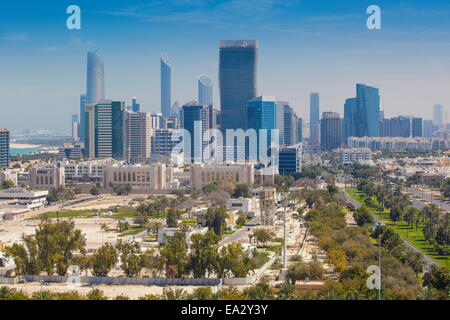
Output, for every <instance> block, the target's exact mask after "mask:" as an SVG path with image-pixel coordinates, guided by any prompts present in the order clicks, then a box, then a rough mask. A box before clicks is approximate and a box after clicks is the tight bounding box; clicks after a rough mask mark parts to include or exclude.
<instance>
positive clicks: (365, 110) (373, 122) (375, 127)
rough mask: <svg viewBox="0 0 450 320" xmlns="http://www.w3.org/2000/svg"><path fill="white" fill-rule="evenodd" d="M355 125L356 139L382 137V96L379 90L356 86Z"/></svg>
mask: <svg viewBox="0 0 450 320" xmlns="http://www.w3.org/2000/svg"><path fill="white" fill-rule="evenodd" d="M354 124H355V136H356V137H378V136H379V135H380V95H379V90H378V89H377V88H374V87H369V86H366V85H364V84H356V111H355V122H354Z"/></svg>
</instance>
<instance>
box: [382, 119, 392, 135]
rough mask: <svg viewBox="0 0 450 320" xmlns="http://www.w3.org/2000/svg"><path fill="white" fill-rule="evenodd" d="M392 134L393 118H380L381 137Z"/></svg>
mask: <svg viewBox="0 0 450 320" xmlns="http://www.w3.org/2000/svg"><path fill="white" fill-rule="evenodd" d="M390 136H391V119H386V118H383V119H381V120H380V137H390Z"/></svg>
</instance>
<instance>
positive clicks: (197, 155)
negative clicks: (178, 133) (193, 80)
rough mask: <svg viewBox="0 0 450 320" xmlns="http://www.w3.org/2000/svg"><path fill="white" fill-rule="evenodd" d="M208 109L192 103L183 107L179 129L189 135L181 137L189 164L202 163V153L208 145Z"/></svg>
mask: <svg viewBox="0 0 450 320" xmlns="http://www.w3.org/2000/svg"><path fill="white" fill-rule="evenodd" d="M209 118H210V117H209V107H208V106H206V105H200V104H199V103H198V102H197V101H192V102H190V103H187V104H185V105H184V106H183V108H182V111H181V127H182V128H183V129H185V130H186V131H187V132H188V133H189V137H185V136H183V144H184V146H183V150H184V157H185V160H186V161H188V162H189V163H194V162H198V163H201V162H203V152H204V150H205V148H206V146H207V145H208V141H209V137H208V135H207V131H208V129H209Z"/></svg>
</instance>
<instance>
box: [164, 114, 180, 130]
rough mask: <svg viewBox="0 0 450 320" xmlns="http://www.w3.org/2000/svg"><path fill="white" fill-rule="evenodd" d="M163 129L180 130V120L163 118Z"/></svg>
mask: <svg viewBox="0 0 450 320" xmlns="http://www.w3.org/2000/svg"><path fill="white" fill-rule="evenodd" d="M162 122H163V124H162V128H163V129H177V128H178V118H176V117H166V118H163V121H162Z"/></svg>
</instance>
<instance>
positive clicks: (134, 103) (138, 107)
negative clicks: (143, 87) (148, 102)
mask: <svg viewBox="0 0 450 320" xmlns="http://www.w3.org/2000/svg"><path fill="white" fill-rule="evenodd" d="M131 110H132V111H133V112H141V104H140V103H139V102H138V101H137V98H136V97H133V99H132V100H131Z"/></svg>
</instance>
